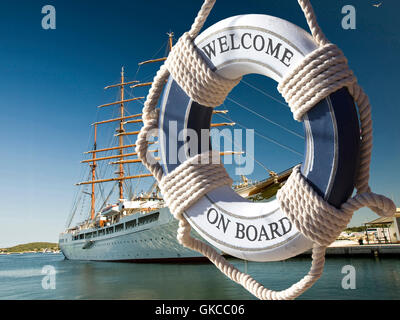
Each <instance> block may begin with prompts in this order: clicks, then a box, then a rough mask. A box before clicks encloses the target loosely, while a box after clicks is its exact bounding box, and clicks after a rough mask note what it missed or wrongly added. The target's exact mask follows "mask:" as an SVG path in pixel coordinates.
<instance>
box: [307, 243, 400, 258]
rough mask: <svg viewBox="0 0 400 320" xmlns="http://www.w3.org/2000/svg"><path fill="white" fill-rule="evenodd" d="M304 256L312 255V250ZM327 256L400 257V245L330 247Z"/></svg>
mask: <svg viewBox="0 0 400 320" xmlns="http://www.w3.org/2000/svg"><path fill="white" fill-rule="evenodd" d="M302 255H311V249H310V250H308V251H306V252H304V253H303V254H302ZM326 256H328V257H329V256H349V257H350V256H391V257H400V244H363V245H348V246H330V247H328V248H327V249H326Z"/></svg>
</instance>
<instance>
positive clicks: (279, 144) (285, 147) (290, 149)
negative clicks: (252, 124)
mask: <svg viewBox="0 0 400 320" xmlns="http://www.w3.org/2000/svg"><path fill="white" fill-rule="evenodd" d="M218 116H220V117H222V118H225V119H226V120H229V121H233V120H232V119H231V118H230V117H229V118H228V117H225V116H224V115H222V114H218ZM235 123H236V125H238V126H240V127H243V128H245V129H249V128H247V127H245V126H244V125H242V124H240V123H238V122H237V121H236V122H235ZM253 130H254V133H255V134H256V135H258V136H260V137H261V138H263V139H265V140H267V141H269V142H272V143H274V144H276V145H278V146H280V147H281V148H283V149H286V150H288V151H290V152H292V153H295V154H297V155H299V156H303V155H302V154H301V153H300V152H298V151H296V150H294V149H292V148H290V147H289V146H287V145H284V144H282V143H280V142H278V141H276V140H274V139H272V138H269V137H266V136H264V135H262V134H260V133H258V132H257V131H256V130H255V129H253Z"/></svg>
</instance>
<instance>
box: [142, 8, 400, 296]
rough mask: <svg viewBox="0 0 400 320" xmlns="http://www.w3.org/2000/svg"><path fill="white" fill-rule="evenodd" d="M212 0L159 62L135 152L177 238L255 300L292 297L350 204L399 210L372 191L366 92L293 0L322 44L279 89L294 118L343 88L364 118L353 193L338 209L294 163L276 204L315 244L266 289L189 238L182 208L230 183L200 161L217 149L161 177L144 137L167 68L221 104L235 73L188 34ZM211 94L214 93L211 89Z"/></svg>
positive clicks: (386, 212)
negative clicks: (297, 267) (284, 281)
mask: <svg viewBox="0 0 400 320" xmlns="http://www.w3.org/2000/svg"><path fill="white" fill-rule="evenodd" d="M214 3H215V0H205V1H204V3H203V6H202V7H201V9H200V11H199V13H198V15H197V17H196V19H195V21H194V23H193V25H192V27H191V29H190V30H189V31H188V32H187V33H185V34H184V35H183V36H182V37H181V38H180V39H179V41H178V42H177V44H175V46H174V48H173V50H172V51H171V53H170V55H169V56H168V59H167V60H166V62H165V65H163V66H161V68H160V70H159V71H158V73H157V75H156V77H155V78H154V81H153V85H152V87H151V89H150V91H149V94H148V96H147V99H146V102H145V105H144V108H143V120H144V126H143V127H142V129H141V131H140V133H139V136H138V140H137V147H136V151H137V152H138V157H139V158H140V159H141V160H142V161H143V163H144V165H145V166H146V167H147V168H148V169H149V170H150V172H152V173H153V175H154V176H155V178H156V179H157V181H158V182H159V186H160V189H161V191H162V193H163V196H164V199H165V201H166V203H167V205H168V206H169V208H170V210H171V212H172V213H173V214H174V216H175V217H176V218H177V219H179V229H178V237H177V238H178V240H179V242H180V243H181V244H182V245H184V246H186V247H188V248H191V249H193V250H196V251H198V252H200V253H201V254H203V255H204V256H206V257H208V258H209V260H210V261H211V262H212V263H214V264H215V265H216V266H217V267H218V269H220V270H221V272H223V273H224V274H225V275H226V276H228V277H229V278H230V279H232V280H233V281H235V282H237V283H239V284H241V285H242V286H243V287H244V288H246V289H247V290H248V291H249V292H251V293H252V294H253V295H255V296H256V297H257V298H259V299H294V298H296V297H298V296H299V295H300V294H301V293H303V292H304V291H306V290H307V289H308V288H309V287H311V286H312V285H313V284H314V283H315V282H316V281H317V280H318V279H319V277H320V276H321V274H322V272H323V268H324V263H325V251H326V247H327V246H328V245H329V244H330V243H332V242H333V241H334V240H335V239H336V237H337V236H338V235H339V233H340V232H341V231H342V230H343V228H345V227H346V225H347V224H348V222H349V221H350V219H351V217H352V215H353V213H354V211H355V210H357V209H359V208H361V207H364V206H368V207H370V208H371V209H372V210H374V211H375V212H376V213H378V214H379V215H382V216H392V215H393V214H394V212H395V210H396V207H395V204H394V203H393V201H391V200H390V199H388V198H386V197H384V196H382V195H377V194H375V193H372V192H370V188H369V184H368V183H369V166H370V159H371V150H372V121H371V112H370V104H369V100H368V97H367V95H366V94H365V92H364V91H363V90H362V88H361V87H360V86H359V85H358V84H357V80H356V78H355V76H354V75H353V73H352V71H351V70H350V69H349V68H348V65H347V59H346V58H345V56H344V55H343V53H342V52H341V51H340V49H338V48H337V46H335V45H334V44H331V43H329V41H328V39H327V38H326V37H325V35H324V34H323V32H322V30H321V28H320V27H319V25H318V23H317V20H316V16H315V13H314V11H313V8H312V6H311V4H310V2H309V0H298V3H299V5H300V7H301V8H302V10H303V12H304V15H305V17H306V19H307V23H308V25H309V28H310V30H311V33H312V35H313V38H314V40H315V41H316V43H317V44H318V45H319V48H318V49H317V50H315V51H313V52H311V53H310V54H309V55H307V56H306V57H305V58H304V59H303V61H302V62H301V63H300V64H299V65H298V66H297V67H296V68H295V69H294V70H293V71H292V72H291V73H290V74H289V75H287V76H286V77H285V79H283V80H282V81H281V82H280V83H279V85H278V90H279V91H280V92H281V94H282V95H283V96H284V97H285V99H286V101H287V103H288V104H289V106H290V108H291V110H292V112H293V114H294V118H295V119H296V120H301V118H302V116H303V115H304V114H305V113H306V112H307V111H308V110H310V109H311V108H312V107H313V106H314V105H315V104H316V103H317V102H318V101H320V100H321V99H323V98H325V97H327V96H328V95H329V94H331V93H333V92H334V91H336V90H338V89H340V88H342V87H347V88H348V90H349V92H350V94H351V95H352V96H353V98H354V101H355V102H356V103H357V106H358V111H359V114H360V122H361V130H362V132H361V136H362V141H361V147H360V153H361V154H360V168H359V171H358V176H357V179H356V184H355V186H356V189H357V195H356V196H354V197H352V198H350V199H348V200H347V202H345V203H344V204H342V206H341V208H340V209H337V208H335V207H333V206H331V205H330V204H328V203H327V202H326V201H325V200H324V199H322V198H321V197H320V196H319V195H318V194H317V193H316V192H315V191H314V190H313V188H312V187H311V186H310V185H309V184H308V182H307V181H306V179H305V178H304V177H303V176H302V175H301V173H300V169H299V167H296V168H295V169H294V170H293V173H292V174H291V176H290V177H289V179H288V181H287V182H286V183H285V185H284V186H283V187H282V188H281V189H280V190H279V192H278V194H277V199H278V200H279V202H280V206H281V209H282V210H283V211H284V212H285V213H286V214H287V216H288V218H289V219H290V221H291V222H292V223H293V224H295V225H296V227H297V228H298V229H299V231H300V232H302V233H303V234H304V235H305V236H306V237H308V238H309V239H311V240H312V241H313V242H314V245H313V250H312V265H311V268H310V271H309V272H308V274H307V275H306V276H304V277H303V279H301V280H300V281H298V282H297V283H295V284H294V285H292V286H291V287H290V288H288V289H286V290H282V291H273V290H270V289H267V288H265V287H264V286H263V285H261V284H260V283H258V282H257V281H256V280H254V279H253V278H252V277H251V276H250V275H248V274H245V273H243V272H241V271H239V270H238V269H236V268H235V267H234V266H233V265H231V264H230V263H229V262H227V261H226V260H225V259H224V258H223V257H222V256H220V255H219V254H218V252H217V251H216V250H215V249H214V248H212V247H211V246H209V245H208V244H206V243H204V242H202V241H200V240H197V239H194V238H192V237H191V236H190V230H191V226H190V224H189V223H188V221H187V220H186V219H185V217H184V215H183V213H184V211H185V209H187V208H189V207H190V206H191V205H192V204H194V203H195V202H196V201H197V200H199V199H200V198H201V197H202V196H203V195H204V194H206V193H207V192H209V191H211V190H213V189H215V188H216V187H218V186H221V185H225V184H229V185H230V184H231V183H232V180H231V179H230V178H229V175H228V174H227V172H226V170H225V169H224V167H223V166H222V165H219V164H216V165H215V164H213V165H210V164H208V165H206V166H204V165H203V164H202V162H201V159H204V158H205V159H212V158H213V157H214V156H215V154H213V152H212V151H211V152H206V153H203V154H200V155H197V156H195V157H192V158H190V159H188V160H186V161H185V162H184V163H183V164H181V165H180V166H179V167H178V168H176V169H175V170H174V171H172V172H171V173H169V174H168V175H166V176H163V170H162V167H161V165H160V164H159V163H158V162H157V161H156V160H155V159H154V157H153V156H152V155H151V153H148V152H147V150H148V142H147V136H148V135H149V134H151V133H153V134H156V131H157V129H158V110H156V105H157V101H158V99H159V97H160V95H161V92H162V89H163V86H164V84H165V81H166V80H167V78H168V76H169V73H171V75H172V76H173V77H174V79H175V80H176V81H177V83H178V84H179V85H180V86H181V87H182V88H183V89H184V90H185V92H186V94H187V95H188V96H189V97H190V98H192V99H193V100H195V101H196V102H198V103H200V104H203V105H205V106H210V107H214V106H217V105H220V104H221V103H222V102H223V101H224V100H225V97H226V96H227V95H228V93H229V92H230V91H231V90H232V88H233V87H234V86H235V85H236V84H237V83H239V81H240V79H235V80H228V79H224V78H223V77H221V76H219V75H217V74H216V73H214V72H213V71H212V70H211V69H210V68H209V67H208V66H207V64H206V63H204V61H203V60H202V59H201V56H200V55H199V54H198V53H197V51H196V49H195V48H194V46H193V44H192V43H193V39H194V38H195V37H196V36H197V35H198V33H199V31H200V29H201V28H202V27H203V25H204V22H205V21H206V19H207V17H208V15H209V13H210V11H211V9H212V7H213V5H214ZM210 92H211V93H210Z"/></svg>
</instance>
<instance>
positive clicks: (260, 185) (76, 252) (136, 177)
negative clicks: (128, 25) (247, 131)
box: [59, 33, 291, 262]
mask: <svg viewBox="0 0 400 320" xmlns="http://www.w3.org/2000/svg"><path fill="white" fill-rule="evenodd" d="M172 39H173V34H172V33H170V34H169V39H168V44H167V47H168V48H169V50H170V49H171V48H172ZM165 59H166V58H165V57H162V58H158V59H152V60H148V61H145V62H142V63H139V66H140V65H143V64H147V63H153V62H160V61H164V60H165ZM150 85H151V82H139V81H136V80H134V81H126V79H125V72H124V68H122V71H121V78H120V82H119V83H117V84H113V85H109V86H107V87H105V89H110V88H118V89H119V97H118V98H117V101H114V102H111V103H106V104H103V105H100V106H99V108H105V107H111V108H112V107H115V106H119V112H118V116H116V117H114V118H111V119H106V120H102V121H97V122H95V123H93V124H92V127H93V129H94V132H93V138H94V142H93V149H92V150H90V151H87V152H85V154H88V155H90V157H89V158H88V159H85V160H83V161H82V162H83V163H86V164H89V177H90V179H88V181H83V182H80V183H78V184H77V185H78V186H90V187H91V190H90V192H87V191H86V190H80V191H79V192H80V194H79V195H80V197H78V198H81V196H82V195H83V196H84V197H85V196H90V199H91V202H90V206H89V207H86V208H85V206H84V205H83V204H82V203H80V204H79V200H77V201H76V202H75V203H74V206H73V210H72V212H71V215H70V217H69V219H68V222H67V226H66V230H65V231H64V232H62V233H61V234H60V237H59V246H60V250H61V251H62V253H63V254H64V256H65V258H67V259H70V260H93V261H133V262H140V261H147V262H150V261H177V260H183V259H184V260H202V259H205V258H204V257H203V256H202V255H201V254H199V253H197V252H195V251H192V250H190V249H187V248H185V247H183V246H182V245H181V244H179V242H178V240H177V238H176V230H177V229H178V221H177V220H175V218H174V217H173V216H172V214H171V213H170V211H169V209H168V208H167V207H166V205H165V203H164V201H163V199H162V197H161V195H160V194H159V190H158V186H157V184H156V183H155V182H152V181H154V179H153V177H152V174H151V173H149V172H147V173H145V172H143V169H144V167H143V165H141V161H140V160H139V159H137V158H136V159H132V158H131V157H133V156H137V153H136V152H135V150H134V148H135V147H136V144H135V141H132V140H131V137H134V136H136V135H137V134H138V133H139V131H138V130H136V131H131V129H129V126H130V125H140V124H141V123H142V119H141V115H142V114H141V113H133V114H131V113H129V109H128V103H135V102H140V100H142V99H144V97H136V96H133V97H132V98H128V99H126V97H125V94H126V92H125V90H126V88H127V87H128V86H129V87H130V88H132V89H136V88H141V87H146V86H150ZM129 106H130V105H129ZM138 106H140V105H137V104H136V105H134V107H138ZM213 112H214V113H216V114H221V115H225V114H226V113H227V110H214V111H213ZM109 124H117V128H116V130H115V131H116V134H114V137H113V138H114V139H113V141H112V142H111V143H110V144H109V145H108V146H107V147H105V148H97V144H98V140H99V135H98V133H99V132H98V129H99V128H103V125H109ZM234 124H235V123H233V122H223V123H212V124H211V127H222V126H232V125H234ZM104 140H105V139H104ZM151 144H152V145H153V146H152V150H151V152H154V153H155V154H156V153H157V151H158V150H157V142H156V141H155V142H151ZM238 153H239V154H240V153H243V152H241V151H224V152H221V153H220V154H221V156H226V155H233V154H238ZM104 155H105V156H104ZM107 160H111V162H109V163H108V164H106V165H103V164H104V163H105V162H104V161H107ZM104 166H107V167H108V168H110V167H111V168H112V167H113V166H116V167H117V171H116V172H114V174H116V175H117V176H116V177H111V178H101V179H100V178H98V173H99V171H101V170H99V167H100V169H102V168H104ZM131 166H141V169H140V170H139V172H137V173H138V174H132V173H131V172H132V167H131ZM103 171H104V170H103ZM268 172H269V174H270V177H269V178H267V179H265V180H263V181H260V182H251V181H249V180H248V179H247V178H246V177H244V176H243V177H242V180H243V181H242V182H241V183H240V184H237V185H235V186H234V189H235V191H236V192H237V193H238V194H239V195H241V196H243V197H247V198H250V199H252V200H254V201H259V200H262V199H265V198H269V197H271V196H273V195H274V194H275V193H276V191H277V189H278V188H279V187H280V186H281V185H282V183H283V182H284V181H285V180H286V179H287V177H288V176H289V174H290V172H291V170H290V169H289V170H288V171H285V172H284V173H282V174H279V175H278V174H276V173H275V172H273V171H269V170H268ZM147 178H148V179H153V180H149V181H150V182H149V181H147V182H145V181H144V179H147ZM128 181H138V183H137V184H136V186H133V185H132V184H131V185H128V184H127V182H128ZM103 184H113V186H112V187H111V188H110V191H109V194H108V196H105V190H104V188H103V187H102V186H103ZM146 184H147V185H149V184H150V188H149V190H148V191H147V192H143V191H142V192H140V193H139V194H138V193H137V191H138V190H139V187H143V186H144V185H146ZM115 189H118V191H117V192H116V190H115ZM111 196H114V198H115V199H114V202H113V203H110V197H111ZM82 202H84V201H82ZM79 205H81V207H82V210H83V214H84V216H85V217H84V220H83V221H82V222H80V223H72V222H73V218H74V216H75V214H76V213H77V208H78V206H79ZM85 211H86V212H87V214H85ZM71 225H72V226H71ZM192 232H193V233H194V236H195V237H200V236H199V235H198V234H197V233H196V231H195V230H193V231H192Z"/></svg>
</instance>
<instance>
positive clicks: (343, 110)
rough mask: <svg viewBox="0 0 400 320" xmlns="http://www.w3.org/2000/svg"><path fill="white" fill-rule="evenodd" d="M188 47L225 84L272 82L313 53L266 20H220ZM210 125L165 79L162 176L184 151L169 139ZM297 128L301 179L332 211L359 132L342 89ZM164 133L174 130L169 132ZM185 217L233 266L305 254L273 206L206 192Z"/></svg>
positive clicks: (309, 41) (294, 30) (224, 191)
mask: <svg viewBox="0 0 400 320" xmlns="http://www.w3.org/2000/svg"><path fill="white" fill-rule="evenodd" d="M195 45H196V47H197V48H198V50H199V51H200V52H201V53H202V55H203V57H204V58H205V59H206V61H208V63H209V64H210V66H212V68H213V69H214V70H215V71H216V72H217V73H218V74H220V75H221V76H223V77H225V78H228V79H236V78H238V77H241V76H244V75H246V74H249V73H258V74H262V75H265V76H267V77H270V78H272V79H274V80H276V81H278V82H279V81H280V80H281V79H282V78H283V77H284V76H285V75H286V74H287V73H288V72H289V71H291V70H293V68H294V67H295V66H296V64H297V63H299V62H300V61H301V60H302V59H303V57H304V56H305V55H307V54H308V53H310V52H311V51H313V50H314V49H316V48H317V45H316V44H315V42H314V40H313V38H312V36H311V35H310V34H308V33H307V32H306V31H304V30H303V29H301V28H299V27H297V26H296V25H294V24H292V23H290V22H287V21H285V20H282V19H279V18H276V17H272V16H267V15H240V16H235V17H231V18H228V19H225V20H222V21H220V22H218V23H216V24H215V25H213V26H211V27H210V28H208V29H207V30H205V31H204V32H203V33H201V34H200V35H199V36H198V37H197V38H196V39H195ZM211 117H212V108H209V107H204V106H201V105H199V104H198V103H196V102H194V101H193V100H191V99H190V98H189V97H188V96H187V95H186V93H185V92H184V91H183V90H182V89H181V88H180V87H179V85H178V84H177V83H176V82H175V81H174V79H173V78H172V77H170V79H169V81H168V83H167V85H166V87H165V89H164V96H163V99H162V102H161V110H160V118H159V130H162V131H163V132H164V134H163V135H160V149H159V150H160V155H161V158H162V165H163V169H164V173H165V174H168V173H169V172H171V171H172V170H173V169H175V168H176V167H177V166H178V165H179V164H180V163H181V162H179V159H175V158H174V159H171V158H170V155H176V154H178V150H179V149H181V148H182V146H183V145H184V142H183V141H182V139H181V138H180V137H179V139H178V136H173V135H174V133H179V132H181V131H182V130H183V129H187V128H191V129H193V130H195V131H196V132H198V137H201V135H200V130H201V129H207V128H208V129H209V128H210V122H211ZM303 120H304V129H305V137H306V144H305V156H304V160H303V163H302V167H301V172H302V174H303V175H304V176H305V177H306V178H307V180H308V181H309V183H310V184H311V185H312V186H313V187H314V189H315V190H316V191H317V192H318V193H319V194H320V195H321V196H323V198H324V199H325V200H327V201H328V202H329V203H330V204H332V205H334V206H336V207H339V206H340V205H341V204H342V203H343V202H345V201H346V200H347V199H348V198H349V196H350V195H351V194H352V192H353V189H354V179H355V176H356V170H357V169H356V168H358V153H359V144H360V130H359V125H358V117H357V111H356V108H355V105H354V101H353V98H352V97H351V95H350V94H349V93H348V91H347V89H346V88H342V89H340V90H338V91H337V92H335V93H333V94H331V95H330V96H329V97H327V98H326V99H324V100H322V101H320V102H319V103H318V104H317V105H316V106H315V107H314V108H313V109H311V110H310V111H309V112H308V113H307V114H306V115H305V117H304V119H303ZM170 121H173V122H170ZM170 125H174V126H175V125H176V126H177V128H174V130H170V129H171V128H170ZM175 129H176V130H175ZM199 145H201V141H199ZM191 152H192V155H193V150H191ZM176 160H178V161H176ZM180 160H181V161H183V160H185V159H182V158H181V159H180ZM184 215H185V217H186V218H187V220H188V221H189V223H190V224H191V225H192V227H193V228H194V229H195V230H196V231H197V232H198V233H199V234H200V235H201V236H202V237H204V239H206V240H207V241H208V242H209V243H211V244H212V245H213V246H215V247H217V248H219V249H220V250H221V251H223V252H226V253H228V254H230V255H232V256H235V257H238V258H242V259H246V260H252V261H274V260H283V259H287V258H289V257H292V256H295V255H297V254H299V253H302V252H304V251H306V250H308V249H310V248H311V247H312V242H311V241H310V240H309V239H307V238H306V237H305V236H303V235H302V234H301V233H300V232H299V231H298V230H297V229H296V228H295V226H294V225H292V224H291V223H290V221H289V219H288V218H287V217H286V215H285V214H284V213H283V212H282V211H281V209H280V207H279V204H278V201H277V200H274V201H271V202H268V203H253V202H249V201H247V200H246V199H243V198H242V197H240V196H238V195H237V194H236V193H235V192H234V191H233V190H232V189H231V188H229V187H228V186H225V187H220V188H217V189H215V190H213V191H211V192H209V193H208V194H207V195H206V196H204V197H203V198H202V199H200V200H199V201H198V202H197V203H196V204H195V205H193V206H192V207H190V208H189V209H187V210H186V211H185V213H184Z"/></svg>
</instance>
